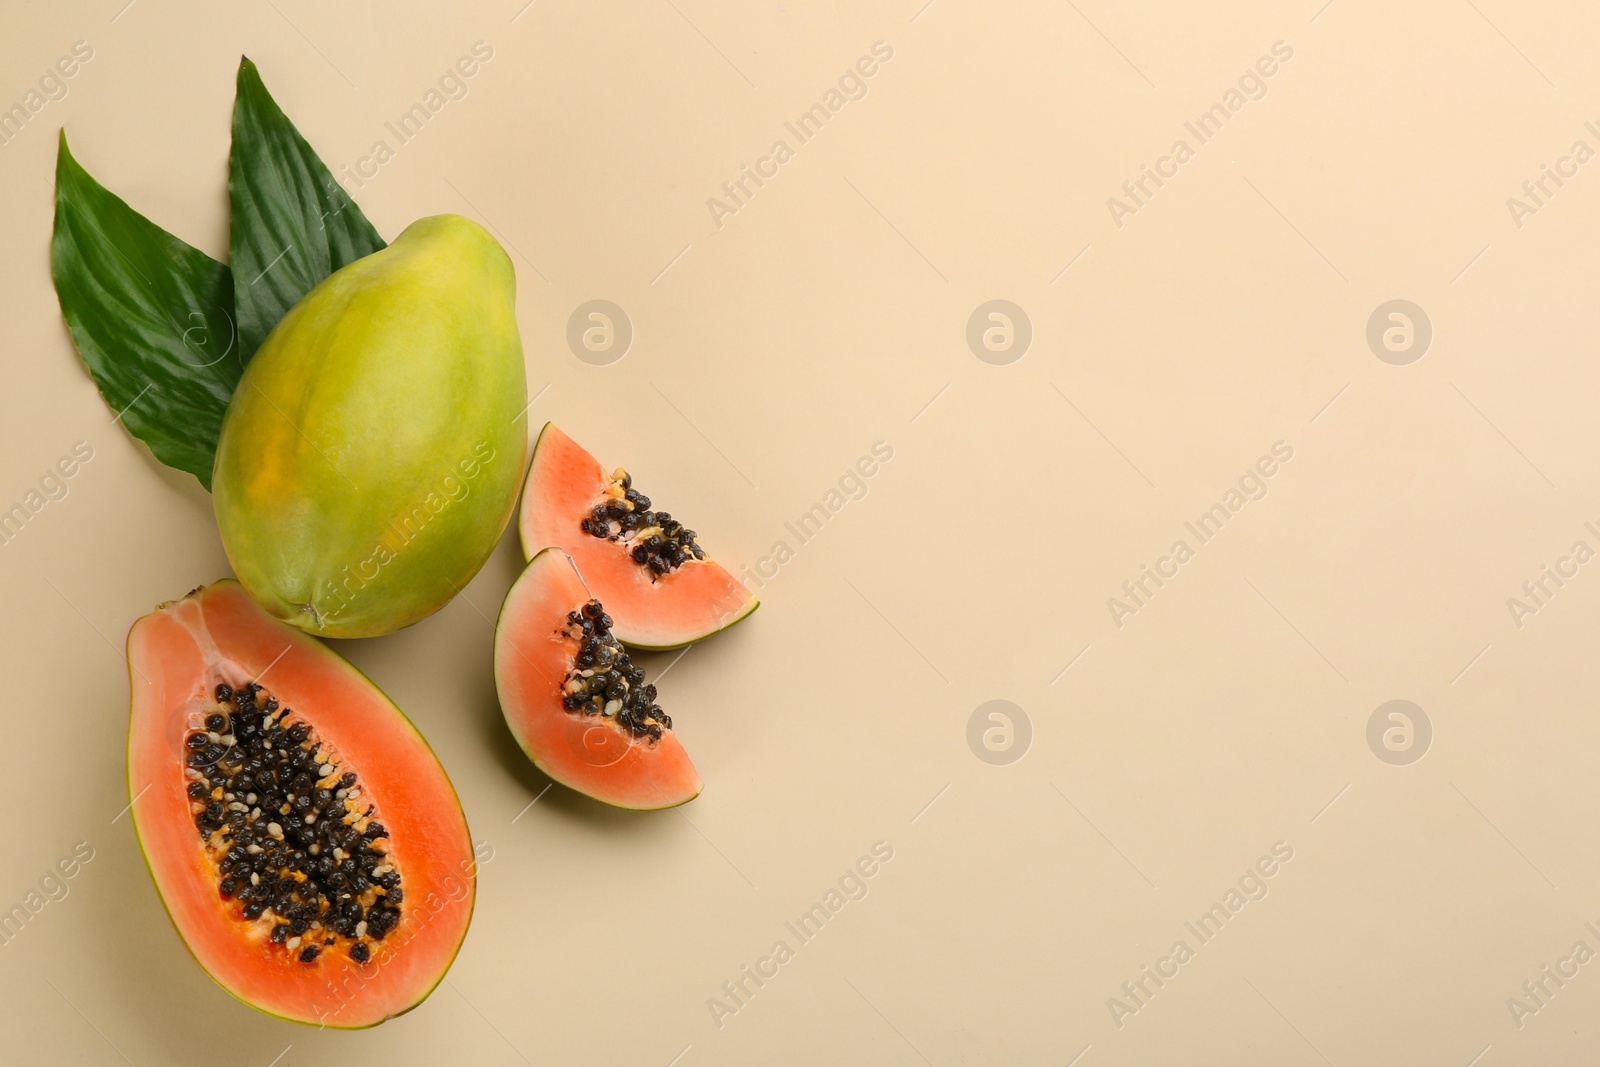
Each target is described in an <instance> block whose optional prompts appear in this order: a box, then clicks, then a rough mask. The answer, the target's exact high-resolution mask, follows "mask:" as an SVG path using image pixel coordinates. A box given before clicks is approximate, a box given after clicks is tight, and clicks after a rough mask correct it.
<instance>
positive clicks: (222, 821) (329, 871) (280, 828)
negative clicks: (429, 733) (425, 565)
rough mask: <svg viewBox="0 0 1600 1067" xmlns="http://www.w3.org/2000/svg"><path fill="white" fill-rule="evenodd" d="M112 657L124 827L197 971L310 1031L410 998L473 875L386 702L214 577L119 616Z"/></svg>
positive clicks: (463, 846) (454, 811) (433, 980)
mask: <svg viewBox="0 0 1600 1067" xmlns="http://www.w3.org/2000/svg"><path fill="white" fill-rule="evenodd" d="M128 668H129V685H130V687H131V689H132V691H133V699H132V711H131V714H130V720H129V724H128V795H129V797H130V798H131V810H132V813H133V825H134V829H135V832H136V833H137V834H138V838H139V847H140V849H141V850H142V851H143V853H144V857H145V863H146V865H147V866H148V867H149V868H150V875H151V877H152V878H153V879H154V880H155V884H156V890H157V892H158V893H159V894H160V896H161V900H162V903H163V904H164V905H165V906H166V909H167V914H168V915H169V916H170V917H171V919H172V923H173V925H174V926H175V927H177V930H178V936H179V937H181V938H182V939H183V942H184V944H185V945H187V946H188V948H189V951H190V952H191V953H192V954H193V955H194V957H195V959H196V960H197V961H198V962H199V964H200V966H201V967H202V968H204V969H205V971H206V973H207V974H209V975H210V976H211V977H212V978H213V979H214V980H215V981H216V982H217V984H219V985H221V986H222V988H224V989H226V990H227V991H228V992H229V993H232V994H233V995H234V996H235V997H237V998H239V999H240V1000H242V1001H244V1002H245V1003H246V1004H248V1005H250V1006H251V1007H253V1008H258V1009H260V1010H261V1011H264V1012H267V1013H268V1014H271V1015H276V1016H279V1017H281V1018H284V1019H289V1020H291V1021H294V1022H300V1023H310V1024H316V1025H320V1026H329V1027H338V1028H347V1029H356V1028H361V1027H367V1026H373V1025H376V1024H377V1023H380V1022H382V1021H383V1020H385V1019H388V1018H391V1017H392V1016H395V1015H399V1014H402V1013H403V1012H406V1011H409V1010H410V1009H412V1008H414V1007H416V1006H417V1005H418V1004H419V1003H421V1002H422V1000H423V999H424V998H426V997H427V995H428V994H429V993H430V992H431V991H432V990H433V988H434V986H436V985H438V983H439V982H440V980H442V979H443V978H444V974H445V971H446V970H448V969H449V967H450V963H451V961H452V960H454V959H455V956H456V952H457V951H458V950H459V949H460V947H461V942H462V939H463V938H464V937H465V936H466V932H467V925H468V923H469V921H470V920H471V917H472V906H473V899H474V896H475V891H476V885H477V878H476V875H477V868H476V863H475V859H474V855H473V848H472V841H471V838H470V837H469V836H468V833H467V823H466V818H465V817H464V816H463V815H462V812H461V804H460V802H459V801H458V800H457V799H456V794H455V790H454V789H453V788H452V787H451V785H450V780H449V779H448V778H447V777H446V776H445V773H444V768H443V767H441V766H440V765H439V761H438V759H436V758H435V757H434V754H433V752H432V750H430V749H429V748H428V745H427V742H425V741H424V740H423V739H422V737H421V735H420V734H418V733H417V731H416V729H415V728H414V727H413V726H412V725H411V723H410V722H409V721H408V720H407V719H406V717H405V716H404V715H403V714H401V712H400V710H399V709H398V708H396V707H395V706H394V705H393V704H392V703H390V702H389V699H388V698H387V697H385V696H384V695H383V693H382V692H380V691H379V690H378V688H377V687H376V686H374V685H373V684H372V683H371V682H370V681H368V680H367V679H366V677H365V676H363V675H362V674H361V673H360V672H359V671H357V670H356V669H355V668H354V667H352V666H351V665H350V664H349V663H348V662H346V661H345V660H344V658H343V657H341V656H339V655H338V654H337V653H335V652H333V651H332V650H331V649H329V648H328V647H327V646H326V645H324V644H322V642H320V641H318V640H317V639H316V638H314V637H310V636H308V635H306V634H304V633H302V632H300V631H299V630H296V629H293V628H292V627H290V626H287V625H285V624H284V623H282V622H279V621H278V620H276V619H274V618H272V617H271V616H269V615H268V614H267V613H266V612H264V611H263V610H262V609H261V608H260V607H258V606H257V605H256V604H255V602H254V601H252V600H251V599H250V597H249V596H248V595H247V594H246V593H245V591H244V589H243V587H241V586H240V585H239V584H238V583H237V582H235V581H232V580H226V581H220V582H217V583H216V584H214V585H210V586H206V587H205V588H202V589H197V590H195V591H194V592H192V593H190V594H189V595H188V596H186V597H184V598H183V599H182V600H177V601H173V602H171V603H168V604H163V605H162V606H160V607H159V608H157V609H156V610H155V612H153V613H152V614H150V615H146V616H145V617H144V618H142V619H140V620H139V621H138V622H136V623H134V625H133V628H132V630H130V631H129V633H128Z"/></svg>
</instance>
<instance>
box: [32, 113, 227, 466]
mask: <svg viewBox="0 0 1600 1067" xmlns="http://www.w3.org/2000/svg"><path fill="white" fill-rule="evenodd" d="M50 264H51V270H52V273H53V274H54V277H55V283H56V296H57V298H58V299H59V300H60V301H61V313H62V315H63V316H64V317H65V318H66V320H67V327H68V328H69V329H70V330H71V331H72V340H73V342H74V343H75V344H76V345H77V346H78V353H79V355H81V356H82V357H83V361H84V363H85V364H87V365H88V367H89V373H90V375H92V376H93V377H94V380H95V384H96V385H98V386H99V387H100V395H101V396H103V397H105V400H106V403H107V404H109V405H111V408H112V410H113V411H116V412H118V413H119V415H118V418H119V419H120V420H121V422H122V424H123V425H124V426H126V427H127V428H128V429H129V431H130V432H132V433H133V435H134V436H135V437H137V438H139V440H141V441H143V442H144V443H145V444H147V445H149V446H150V451H151V452H153V453H155V456H156V458H157V459H159V460H160V461H161V462H163V463H165V464H167V466H169V467H176V468H177V469H179V470H182V471H188V472H189V473H190V474H192V475H194V476H195V477H196V478H198V479H200V484H201V485H203V486H205V487H206V488H207V489H210V488H211V466H212V461H213V459H214V458H215V455H216V449H217V434H218V433H219V432H220V431H221V429H222V415H223V412H224V411H226V410H227V407H228V398H229V397H231V396H232V395H233V387H234V386H235V385H236V384H237V383H238V381H239V375H240V374H241V373H242V372H243V370H244V361H243V360H242V359H241V358H240V354H239V346H238V338H237V335H236V331H235V329H234V322H233V282H232V279H231V278H230V276H229V272H228V268H227V267H226V266H225V265H223V264H221V263H218V262H217V261H216V260H214V259H212V258H211V257H210V256H208V255H206V254H205V253H204V252H202V251H200V250H199V249H198V248H195V247H193V246H192V245H189V244H186V243H184V242H183V241H181V240H179V239H178V238H176V237H174V236H173V235H172V234H170V233H168V232H167V231H166V230H163V229H162V228H161V227H159V226H157V225H156V224H155V223H153V222H151V221H150V220H149V219H147V218H145V217H144V216H143V215H140V214H139V213H138V212H137V211H134V210H133V209H132V208H131V207H129V206H128V205H127V203H126V202H124V201H123V200H122V199H120V198H119V197H117V196H115V195H114V194H112V193H111V192H110V191H109V190H107V189H106V188H105V187H104V186H103V185H101V184H100V183H99V182H97V181H95V180H94V179H93V178H91V177H90V176H89V173H88V172H87V171H85V170H84V169H83V168H82V167H81V166H79V165H78V162H77V160H75V159H73V158H72V153H71V152H70V151H69V150H68V149H67V134H66V131H65V130H63V131H62V132H61V144H60V149H59V151H58V152H57V153H56V219H55V236H54V238H53V239H52V241H51V245H50Z"/></svg>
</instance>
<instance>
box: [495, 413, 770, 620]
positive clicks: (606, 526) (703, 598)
mask: <svg viewBox="0 0 1600 1067" xmlns="http://www.w3.org/2000/svg"><path fill="white" fill-rule="evenodd" d="M517 527H518V530H519V532H520V533H521V535H522V554H523V556H524V557H526V558H528V559H532V558H533V556H534V554H535V553H537V552H539V551H540V550H541V549H545V548H559V549H561V550H562V551H563V552H565V553H567V554H568V555H569V556H571V557H572V558H573V560H574V561H575V562H576V563H577V565H578V570H579V572H581V573H582V575H583V580H584V581H585V582H586V583H588V586H589V589H590V591H591V592H593V593H594V595H595V597H596V598H597V599H598V600H599V601H600V602H601V603H603V604H604V605H605V606H606V611H607V612H608V613H609V614H610V615H611V617H612V618H613V619H614V620H615V625H614V626H613V628H612V633H613V634H615V636H616V638H617V640H619V641H621V642H622V643H623V644H626V645H632V646H634V647H635V648H646V649H668V648H677V647H679V646H680V645H687V644H692V643H693V642H695V641H699V640H700V639H702V638H705V637H710V636H711V635H712V634H714V633H716V632H717V631H719V630H725V629H727V628H728V627H730V626H732V625H733V624H734V623H736V622H738V621H739V620H741V619H743V618H745V617H746V616H748V615H749V614H750V613H751V612H752V611H754V610H756V608H757V607H759V606H760V602H759V601H757V600H756V599H755V598H754V597H752V596H751V595H750V592H749V590H747V589H745V587H744V586H743V585H741V584H739V582H738V580H737V579H735V578H734V576H733V575H732V574H730V573H728V571H727V569H726V568H725V567H723V566H722V565H721V564H720V563H716V562H714V561H713V560H712V559H711V558H710V557H709V556H708V555H706V551H705V549H704V548H703V547H702V546H701V545H700V543H699V541H698V540H697V537H696V534H695V532H694V531H693V530H690V529H687V528H685V527H684V526H683V524H682V523H681V522H679V521H678V520H676V519H674V518H673V517H672V516H671V515H670V514H668V513H667V512H664V511H654V510H651V502H650V498H649V497H647V496H645V495H643V494H642V493H640V492H639V491H638V490H637V489H635V488H634V486H633V478H632V477H631V476H630V475H629V474H628V473H627V472H626V471H624V470H622V469H621V468H618V469H617V470H615V471H612V472H610V473H609V474H608V473H607V472H606V470H605V468H603V467H601V466H600V461H599V460H597V459H595V458H594V457H593V456H591V455H590V454H589V453H588V452H586V451H584V449H583V448H582V447H581V446H580V445H579V444H578V443H577V442H576V441H574V440H573V439H572V438H570V437H568V436H567V435H566V434H564V433H562V432H561V431H560V430H558V429H557V428H556V426H555V424H554V423H546V424H545V427H544V429H543V430H541V431H540V433H539V442H538V444H537V445H535V446H534V450H533V463H532V464H531V465H530V466H529V468H528V478H527V482H526V483H525V484H524V486H523V490H522V509H521V513H520V515H519V516H518V521H517Z"/></svg>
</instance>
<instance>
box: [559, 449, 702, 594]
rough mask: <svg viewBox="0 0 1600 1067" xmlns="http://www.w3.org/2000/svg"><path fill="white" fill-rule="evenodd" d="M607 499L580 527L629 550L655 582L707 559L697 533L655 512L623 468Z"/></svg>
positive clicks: (610, 485) (614, 476)
mask: <svg viewBox="0 0 1600 1067" xmlns="http://www.w3.org/2000/svg"><path fill="white" fill-rule="evenodd" d="M605 498H606V499H605V501H604V502H603V503H600V504H596V505H595V506H594V509H593V510H592V511H590V513H589V515H588V517H587V518H585V519H583V520H581V521H580V522H579V523H578V526H579V527H580V528H581V529H582V530H583V532H584V533H586V534H588V535H589V536H590V537H599V538H602V539H604V540H607V541H613V542H616V543H617V544H620V545H621V546H622V547H623V548H625V549H627V550H628V558H630V559H632V560H633V561H634V562H635V563H637V564H639V566H641V567H644V568H645V569H646V570H648V571H649V572H650V580H651V581H655V580H656V578H658V577H660V576H661V575H663V574H667V573H670V572H671V571H675V570H677V569H678V568H679V567H681V566H683V565H684V564H685V563H688V562H689V561H690V560H696V559H705V558H706V553H705V550H704V549H703V548H701V547H700V543H699V542H698V541H696V540H695V532H694V531H693V530H690V529H688V528H686V527H685V526H684V525H683V524H682V523H681V522H679V521H678V520H676V519H674V518H673V517H672V516H671V515H669V514H667V513H666V512H665V511H651V510H650V498H649V497H647V496H645V495H644V494H643V493H641V492H639V491H638V490H637V489H635V488H634V487H633V478H632V476H630V475H629V474H628V472H627V471H625V470H623V469H622V468H621V467H618V468H617V469H616V470H614V471H612V472H611V481H610V482H609V483H608V484H607V486H606V489H605Z"/></svg>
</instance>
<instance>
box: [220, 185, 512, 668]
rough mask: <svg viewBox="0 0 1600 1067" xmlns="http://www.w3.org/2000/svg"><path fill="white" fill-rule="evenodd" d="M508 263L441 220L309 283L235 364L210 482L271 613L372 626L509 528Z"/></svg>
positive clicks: (472, 230)
mask: <svg viewBox="0 0 1600 1067" xmlns="http://www.w3.org/2000/svg"><path fill="white" fill-rule="evenodd" d="M515 295H516V279H515V274H514V272H513V270H512V266H511V260H510V259H509V258H508V257H507V256H506V253H505V251H504V250H503V249H502V248H501V247H500V245H499V244H498V243H497V242H496V241H495V240H494V238H492V237H491V236H489V234H488V233H487V232H485V231H484V230H483V228H482V227H480V226H478V225H477V224H475V223H473V222H470V221H468V220H467V219H464V218H461V217H460V216H459V215H435V216H432V217H430V218H424V219H419V220H417V221H416V222H414V223H412V224H411V225H410V226H409V227H407V228H406V230H405V232H404V233H402V234H401V235H400V236H399V237H398V238H396V239H395V242H394V243H393V244H391V245H390V246H389V247H387V248H385V249H382V250H381V251H378V252H375V253H373V254H372V255H370V256H367V257H365V258H364V259H359V260H357V261H355V262H354V263H351V264H349V265H347V266H345V267H344V268H343V269H341V270H339V271H337V272H335V273H334V274H332V275H330V276H329V277H328V278H326V279H324V280H323V281H322V282H321V283H320V284H319V285H317V286H316V287H315V288H314V289H312V290H311V291H310V292H309V293H307V294H306V295H305V297H304V298H302V299H301V301H300V302H299V303H298V304H296V305H295V306H294V307H293V308H292V309H290V311H289V313H288V314H287V315H285V316H284V317H283V320H282V321H281V322H279V323H278V325H277V326H276V327H275V328H274V329H273V330H272V332H271V333H270V334H269V335H268V336H267V339H266V341H265V342H263V343H262V345H261V347H260V349H259V350H257V352H256V354H255V356H254V358H253V359H251V361H250V364H249V366H247V367H246V368H245V372H244V376H243V377H242V378H241V379H240V381H239V385H238V388H237V390H236V391H235V392H234V395H233V399H232V400H231V401H230V402H229V405H228V411H227V414H226V415H225V417H224V418H223V422H222V436H221V439H220V440H219V442H218V445H217V460H216V468H215V471H214V473H213V477H212V493H213V497H214V501H215V506H216V513H217V525H218V526H219V527H220V528H221V531H222V544H223V547H224V548H225V549H226V551H227V553H228V559H229V562H231V563H232V564H233V570H234V573H235V574H237V575H238V576H239V580H240V582H242V583H243V584H244V587H245V589H247V590H248V591H249V592H250V595H251V596H252V597H254V598H255V600H256V602H257V603H259V604H260V605H261V606H262V607H264V608H265V609H266V610H267V611H268V612H270V613H271V614H273V615H275V616H277V617H278V618H280V619H283V620H284V621H285V622H288V623H290V624H292V625H294V626H298V627H299V628H300V629H302V630H307V631H309V632H311V633H315V634H320V635H323V636H327V637H371V636H375V635H378V634H385V633H389V632H391V631H393V630H398V629H399V628H401V627H402V626H407V625H410V624H411V623H414V622H416V621H417V620H419V619H422V618H424V617H425V616H427V615H430V614H432V613H433V612H435V611H437V610H438V609H439V608H441V607H443V606H444V605H445V604H446V603H447V602H448V601H449V600H450V598H451V597H452V596H454V595H455V593H456V592H457V591H458V590H459V589H460V588H461V587H462V586H463V585H465V584H466V583H467V581H468V580H470V579H471V578H472V576H473V575H474V574H476V573H477V572H478V569H479V568H480V567H482V566H483V563H484V561H485V560H486V559H488V557H489V553H490V552H491V551H492V550H493V548H494V545H495V542H496V541H498V540H499V537H500V533H501V531H502V530H504V529H505V525H506V522H507V520H508V519H509V518H510V517H511V512H512V509H513V507H514V505H515V503H516V495H517V486H518V483H519V481H520V479H521V474H522V467H523V464H524V462H525V460H526V458H527V455H526V454H527V431H526V429H525V426H524V424H523V423H522V421H521V420H520V419H519V418H518V416H519V415H520V414H521V413H522V411H523V409H524V407H525V406H526V404H527V391H528V386H527V378H526V373H525V371H524V369H523V362H522V342H521V339H520V338H519V336H518V334H517V321H516V311H515V307H514V300H515Z"/></svg>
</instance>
